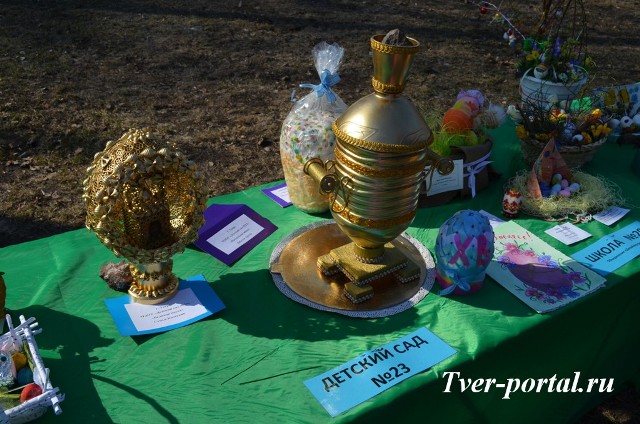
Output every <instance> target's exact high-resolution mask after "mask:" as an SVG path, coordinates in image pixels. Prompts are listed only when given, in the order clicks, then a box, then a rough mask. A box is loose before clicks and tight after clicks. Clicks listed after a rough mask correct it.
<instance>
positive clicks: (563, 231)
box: [545, 222, 591, 245]
mask: <svg viewBox="0 0 640 424" xmlns="http://www.w3.org/2000/svg"><path fill="white" fill-rule="evenodd" d="M545 233H547V234H549V235H550V236H551V237H553V238H555V239H557V240H560V241H561V242H563V243H564V244H566V245H569V244H573V243H577V242H579V241H582V240H584V239H586V238H589V237H591V234H590V233H588V232H586V231H585V230H583V229H581V228H578V227H576V226H575V225H573V224H572V223H570V222H567V223H565V224H561V225H556V226H555V227H552V228H549V229H548V230H546V231H545Z"/></svg>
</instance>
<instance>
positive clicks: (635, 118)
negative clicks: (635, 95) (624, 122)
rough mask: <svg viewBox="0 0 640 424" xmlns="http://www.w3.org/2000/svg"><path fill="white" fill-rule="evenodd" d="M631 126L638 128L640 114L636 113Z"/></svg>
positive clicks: (639, 125)
mask: <svg viewBox="0 0 640 424" xmlns="http://www.w3.org/2000/svg"><path fill="white" fill-rule="evenodd" d="M633 124H634V125H635V126H636V127H640V113H636V114H635V116H634V117H633Z"/></svg>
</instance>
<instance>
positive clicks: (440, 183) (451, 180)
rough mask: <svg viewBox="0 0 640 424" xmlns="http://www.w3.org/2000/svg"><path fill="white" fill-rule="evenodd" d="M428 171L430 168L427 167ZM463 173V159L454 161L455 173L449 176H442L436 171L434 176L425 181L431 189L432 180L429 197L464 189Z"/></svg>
mask: <svg viewBox="0 0 640 424" xmlns="http://www.w3.org/2000/svg"><path fill="white" fill-rule="evenodd" d="M428 169H429V167H427V170H428ZM463 171H464V166H463V160H462V159H458V160H454V161H453V171H452V172H451V174H449V175H440V173H439V172H438V171H437V170H434V171H433V174H431V175H430V176H429V177H427V178H426V179H425V184H426V185H427V188H429V180H431V188H429V191H428V192H427V196H433V195H434V194H438V193H444V192H446V191H452V190H460V189H462V184H463V182H464V175H463Z"/></svg>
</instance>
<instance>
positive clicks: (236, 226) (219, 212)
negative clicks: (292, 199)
mask: <svg viewBox="0 0 640 424" xmlns="http://www.w3.org/2000/svg"><path fill="white" fill-rule="evenodd" d="M204 219H205V224H204V226H203V227H202V228H200V230H199V231H198V232H199V236H198V239H197V240H196V241H195V242H194V244H195V245H196V246H198V247H199V248H200V249H202V250H204V251H205V252H207V253H209V254H210V255H211V256H213V257H214V258H216V259H218V260H220V261H221V262H223V263H225V264H227V265H232V264H233V263H234V262H236V261H237V260H238V259H240V258H241V257H243V256H244V255H246V254H247V253H248V252H249V251H250V250H251V249H253V248H254V247H256V246H257V245H258V243H260V242H261V241H262V240H264V239H265V238H267V237H268V236H269V235H270V234H271V233H273V232H274V231H275V230H277V229H278V227H276V226H275V225H274V224H273V223H271V221H269V220H268V219H266V218H265V217H263V216H261V215H259V214H258V213H257V212H256V211H254V210H253V209H251V208H250V207H249V206H247V205H216V204H214V205H211V206H209V207H208V208H207V209H206V210H205V211H204Z"/></svg>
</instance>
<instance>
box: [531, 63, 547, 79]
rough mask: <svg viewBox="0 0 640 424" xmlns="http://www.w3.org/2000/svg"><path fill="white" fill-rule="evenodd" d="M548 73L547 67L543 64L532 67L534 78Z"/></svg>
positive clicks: (542, 76)
mask: <svg viewBox="0 0 640 424" xmlns="http://www.w3.org/2000/svg"><path fill="white" fill-rule="evenodd" d="M548 74H549V69H548V68H547V67H546V66H545V65H538V66H536V67H535V68H533V76H534V77H536V78H540V79H542V78H544V77H546V76H547V75H548Z"/></svg>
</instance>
